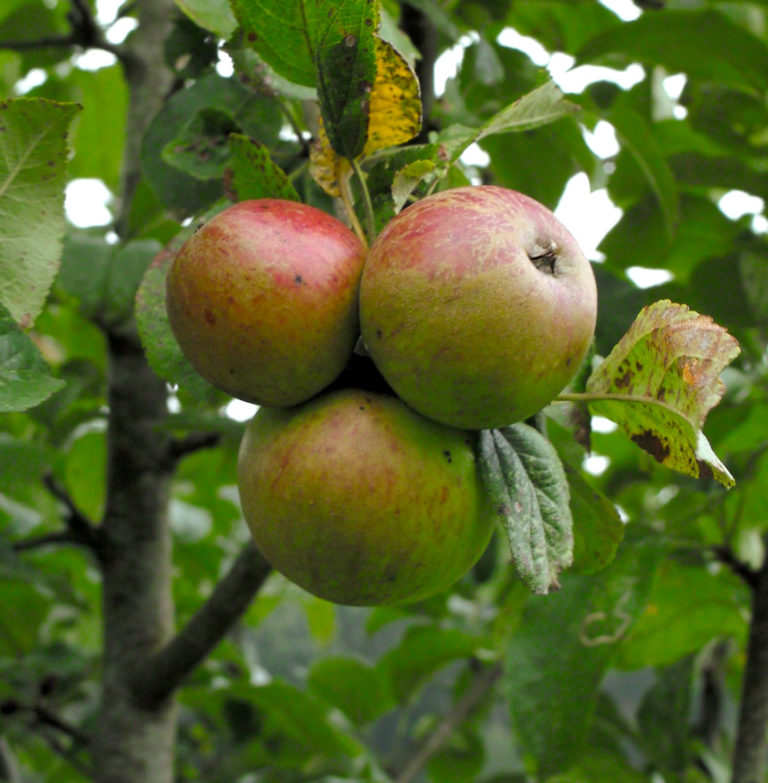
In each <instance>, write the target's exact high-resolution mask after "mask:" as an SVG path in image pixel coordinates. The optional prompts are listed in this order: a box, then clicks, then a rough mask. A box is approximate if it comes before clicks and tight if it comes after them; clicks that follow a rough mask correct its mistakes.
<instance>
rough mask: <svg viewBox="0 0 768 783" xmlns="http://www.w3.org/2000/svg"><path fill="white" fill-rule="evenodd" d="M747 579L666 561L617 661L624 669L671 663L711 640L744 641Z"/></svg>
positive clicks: (724, 572) (622, 646) (723, 572)
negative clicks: (742, 581) (724, 638)
mask: <svg viewBox="0 0 768 783" xmlns="http://www.w3.org/2000/svg"><path fill="white" fill-rule="evenodd" d="M744 591H745V588H744V585H743V584H742V583H740V582H739V581H738V579H737V578H736V577H735V576H734V575H733V574H732V573H730V572H727V571H721V572H719V573H710V572H709V571H707V570H705V569H704V568H702V567H701V566H693V565H685V564H681V563H679V562H677V561H675V560H671V559H670V560H669V561H668V562H665V563H663V564H662V565H661V566H660V568H659V570H658V572H657V574H656V579H655V581H654V584H653V589H652V590H651V593H650V595H649V597H648V604H647V606H646V607H645V611H644V612H643V614H642V615H641V616H640V617H639V618H638V620H637V622H636V623H635V624H634V626H633V627H632V630H631V631H630V633H629V634H628V635H627V638H626V639H625V640H624V642H623V643H622V645H621V652H620V655H619V658H618V660H617V665H619V666H621V667H622V668H625V669H640V668H643V667H645V666H668V665H670V664H672V663H674V662H675V661H678V660H680V659H681V658H682V657H683V656H686V655H689V654H693V653H696V652H697V651H699V650H701V649H702V648H703V647H704V646H705V645H706V644H708V643H709V642H710V641H711V640H712V639H715V638H721V637H725V636H733V637H735V638H737V639H743V638H744V637H745V636H746V633H747V620H746V618H745V616H744V613H743V607H744V606H745V605H746V604H747V603H748V599H747V597H746V596H745V592H744Z"/></svg>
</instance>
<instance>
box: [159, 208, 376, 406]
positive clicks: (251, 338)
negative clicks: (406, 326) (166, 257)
mask: <svg viewBox="0 0 768 783" xmlns="http://www.w3.org/2000/svg"><path fill="white" fill-rule="evenodd" d="M364 259H365V249H364V248H363V245H362V243H361V242H360V240H359V239H358V238H357V237H356V236H355V234H353V233H352V231H350V230H349V229H348V228H347V227H346V226H345V225H344V224H343V223H342V222H341V221H339V220H337V219H336V218H334V217H332V216H331V215H328V214H327V213H325V212H323V211H321V210H319V209H316V208H315V207H311V206H308V205H306V204H301V203H298V202H294V201H285V200H282V199H257V200H251V201H243V202H240V203H238V204H235V205H233V206H231V207H228V208H227V209H225V210H224V211H223V212H220V213H219V214H217V215H216V216H215V217H213V218H212V219H211V220H210V221H208V222H207V223H205V224H204V225H203V226H202V227H201V228H199V229H198V230H197V231H196V232H195V233H194V234H193V235H192V236H191V237H190V238H189V239H188V240H187V242H186V243H185V244H184V246H183V247H182V249H181V250H180V251H179V253H178V255H177V256H176V258H175V259H174V261H173V264H172V265H171V268H170V270H169V273H168V277H167V281H166V309H167V312H168V319H169V321H170V325H171V329H172V330H173V333H174V335H175V337H176V339H177V340H178V342H179V345H180V347H181V350H182V352H183V353H184V355H185V356H186V357H187V359H188V360H189V362H190V363H191V364H192V366H193V367H194V368H195V369H196V370H197V372H198V373H200V375H202V376H203V377H204V378H205V379H206V380H208V381H209V382H210V383H212V384H213V385H214V386H216V387H218V388H219V389H221V390H223V391H225V392H227V393H228V394H230V395H232V396H233V397H239V398H240V399H242V400H246V401H248V402H254V403H257V404H260V405H273V406H289V405H295V404H297V403H300V402H303V401H304V400H307V399H309V398H310V397H312V396H313V395H315V394H316V393H318V392H319V391H321V390H322V389H324V388H325V387H326V386H327V385H328V384H329V383H330V382H331V381H333V379H334V378H335V377H336V376H337V375H338V374H339V373H340V372H341V370H342V369H343V368H344V366H345V364H346V362H347V360H348V359H349V357H350V355H351V353H352V350H353V348H354V346H355V342H356V340H357V337H358V334H359V318H358V310H357V295H358V289H359V284H360V275H361V272H362V267H363V261H364Z"/></svg>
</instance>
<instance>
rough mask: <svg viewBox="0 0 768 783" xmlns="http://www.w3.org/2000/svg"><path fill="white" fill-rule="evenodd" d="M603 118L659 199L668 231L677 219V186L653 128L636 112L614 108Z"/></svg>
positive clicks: (625, 108) (678, 217) (671, 231)
mask: <svg viewBox="0 0 768 783" xmlns="http://www.w3.org/2000/svg"><path fill="white" fill-rule="evenodd" d="M605 118H606V119H607V120H608V121H609V122H610V123H611V125H613V127H614V128H615V129H616V131H617V133H618V135H619V137H620V140H621V142H622V146H623V147H624V148H625V149H627V150H629V152H630V153H631V154H632V155H633V157H634V158H635V161H636V162H637V164H638V166H639V167H640V169H641V171H642V172H643V174H644V175H645V177H646V179H647V180H648V182H649V183H650V185H651V188H652V190H653V192H654V194H655V195H656V198H657V199H658V200H659V204H660V205H661V209H662V212H663V214H664V218H665V224H666V230H667V232H668V233H669V234H672V233H673V231H674V229H675V227H676V226H677V224H678V222H679V220H680V207H679V204H678V188H677V183H676V182H675V178H674V175H673V173H672V170H671V169H670V167H669V164H668V163H667V160H666V158H665V157H664V154H663V153H662V151H661V148H660V147H659V144H658V142H657V141H656V137H655V136H654V133H653V129H652V128H651V127H650V125H649V123H648V122H646V120H645V118H644V117H643V116H642V115H641V114H639V113H638V112H635V111H632V110H631V109H629V108H627V107H621V108H615V109H613V110H611V111H609V112H607V113H606V115H605Z"/></svg>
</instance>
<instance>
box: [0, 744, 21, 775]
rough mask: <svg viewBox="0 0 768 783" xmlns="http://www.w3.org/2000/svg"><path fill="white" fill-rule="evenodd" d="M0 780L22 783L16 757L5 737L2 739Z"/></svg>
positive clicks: (0, 745) (0, 746)
mask: <svg viewBox="0 0 768 783" xmlns="http://www.w3.org/2000/svg"><path fill="white" fill-rule="evenodd" d="M0 780H5V781H7V783H22V779H21V772H19V766H18V764H17V763H16V757H15V756H14V755H13V751H12V750H11V746H10V745H9V744H8V742H7V741H6V740H5V739H4V738H3V737H0Z"/></svg>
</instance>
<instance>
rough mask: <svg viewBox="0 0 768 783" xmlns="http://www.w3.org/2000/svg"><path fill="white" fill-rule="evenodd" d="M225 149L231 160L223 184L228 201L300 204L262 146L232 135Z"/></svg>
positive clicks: (245, 137) (295, 193)
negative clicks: (251, 200)
mask: <svg viewBox="0 0 768 783" xmlns="http://www.w3.org/2000/svg"><path fill="white" fill-rule="evenodd" d="M229 148H230V150H231V152H232V158H231V160H230V162H229V166H228V168H227V170H226V172H225V175H224V176H225V179H224V182H225V188H226V191H227V196H228V197H229V199H230V200H231V201H247V200H248V199H257V198H280V199H286V200H287V201H299V200H300V199H299V194H298V193H297V192H296V188H294V187H293V184H292V183H291V181H290V180H289V179H288V177H287V176H286V174H285V172H284V171H283V170H282V169H281V168H280V167H279V166H278V165H277V163H275V162H274V161H273V160H272V158H271V157H270V156H269V150H268V149H267V148H266V147H265V146H264V145H263V144H260V143H259V142H258V141H255V140H254V139H252V138H250V136H244V135H243V134H242V133H232V134H230V136H229Z"/></svg>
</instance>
